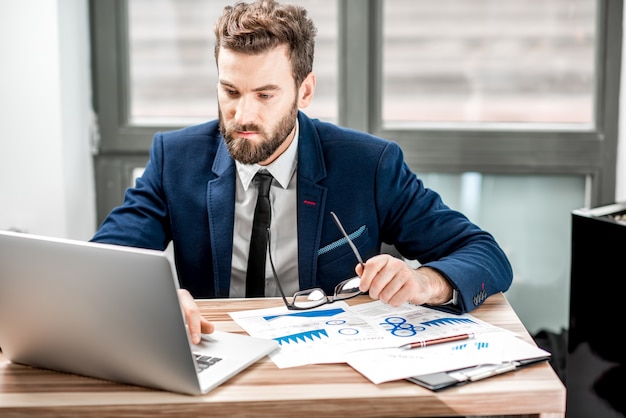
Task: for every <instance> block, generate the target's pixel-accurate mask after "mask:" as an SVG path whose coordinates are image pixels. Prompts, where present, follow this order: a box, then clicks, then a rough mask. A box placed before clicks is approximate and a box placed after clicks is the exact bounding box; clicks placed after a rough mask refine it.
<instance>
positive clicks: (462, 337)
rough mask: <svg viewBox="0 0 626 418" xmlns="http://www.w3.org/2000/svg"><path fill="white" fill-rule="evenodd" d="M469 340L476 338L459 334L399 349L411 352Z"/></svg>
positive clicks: (416, 342) (405, 345) (407, 345)
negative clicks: (415, 349) (436, 345)
mask: <svg viewBox="0 0 626 418" xmlns="http://www.w3.org/2000/svg"><path fill="white" fill-rule="evenodd" d="M468 338H474V334H459V335H451V336H449V337H441V338H433V339H432V340H421V341H414V342H412V343H407V344H404V345H401V346H400V347H398V348H401V349H404V350H411V349H413V348H420V347H428V346H430V345H435V344H443V343H449V342H452V341H461V340H467V339H468Z"/></svg>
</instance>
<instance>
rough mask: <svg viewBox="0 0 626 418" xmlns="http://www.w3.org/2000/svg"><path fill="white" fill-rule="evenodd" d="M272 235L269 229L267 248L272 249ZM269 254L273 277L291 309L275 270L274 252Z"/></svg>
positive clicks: (286, 304)
mask: <svg viewBox="0 0 626 418" xmlns="http://www.w3.org/2000/svg"><path fill="white" fill-rule="evenodd" d="M271 238H272V235H271V234H270V229H269V228H267V248H268V249H269V248H271V244H272V239H271ZM268 252H269V256H270V267H271V268H272V277H273V278H274V281H275V282H276V286H277V287H278V291H279V292H280V296H281V297H282V298H283V302H285V306H287V307H289V306H290V304H289V302H288V301H287V298H286V297H285V292H283V287H282V286H281V285H280V280H278V275H277V274H276V268H274V260H273V259H272V252H271V251H268Z"/></svg>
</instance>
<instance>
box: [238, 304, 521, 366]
mask: <svg viewBox="0 0 626 418" xmlns="http://www.w3.org/2000/svg"><path fill="white" fill-rule="evenodd" d="M229 314H230V316H231V317H232V318H233V320H234V321H235V322H236V323H237V324H238V325H239V326H241V327H242V328H243V329H244V330H245V331H246V332H247V333H248V334H250V335H252V336H256V337H261V338H269V339H275V340H277V341H278V342H279V344H280V347H281V348H280V350H277V351H275V352H273V353H272V354H271V355H270V358H271V359H272V361H273V362H274V363H275V364H276V365H277V366H278V367H281V368H284V367H294V366H300V365H305V364H315V363H343V362H348V363H352V362H354V365H353V367H355V366H359V359H360V357H359V356H358V353H359V352H363V351H371V350H376V351H380V350H379V349H382V350H383V351H389V350H390V351H391V352H393V351H394V350H396V349H397V347H400V346H402V345H404V344H406V343H409V342H412V341H416V340H423V339H433V338H440V337H446V336H451V335H456V334H459V333H475V334H478V333H488V332H489V333H492V332H496V333H505V334H508V333H509V331H506V330H503V329H502V328H498V327H495V326H493V325H491V324H488V323H486V322H484V321H481V320H479V319H477V318H475V317H473V316H471V315H469V314H464V315H455V314H450V313H445V312H441V311H437V310H435V309H431V308H426V307H423V306H418V305H412V304H409V303H406V304H404V305H402V306H400V307H397V308H394V307H392V306H390V305H387V304H384V303H382V302H380V301H373V302H370V303H364V304H360V305H356V306H349V305H348V304H347V303H345V302H335V303H332V304H327V305H323V306H320V307H318V308H316V309H311V310H306V311H290V310H288V309H287V308H286V307H280V308H267V309H257V310H249V311H241V312H232V313H229ZM368 355H369V356H370V357H369V358H370V359H371V358H372V357H371V356H372V355H377V356H378V355H382V354H381V353H377V354H374V353H372V352H370V353H368ZM366 357H367V355H366ZM351 365H352V364H351ZM355 368H356V367H355ZM357 370H358V369H357ZM359 371H360V370H359Z"/></svg>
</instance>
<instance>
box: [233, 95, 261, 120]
mask: <svg viewBox="0 0 626 418" xmlns="http://www.w3.org/2000/svg"><path fill="white" fill-rule="evenodd" d="M257 111H258V108H257V106H256V103H255V101H254V100H252V99H251V98H248V97H242V98H240V99H239V102H238V103H237V108H236V109H235V121H236V122H237V124H238V125H247V124H249V123H254V122H255V120H256V115H257Z"/></svg>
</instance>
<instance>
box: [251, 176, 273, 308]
mask: <svg viewBox="0 0 626 418" xmlns="http://www.w3.org/2000/svg"><path fill="white" fill-rule="evenodd" d="M272 179H273V177H272V175H271V174H269V173H267V172H258V173H257V174H256V175H255V176H254V181H255V182H256V184H257V189H258V191H259V195H258V197H257V201H256V207H255V209H254V221H253V224H252V234H251V236H250V254H249V255H248V270H247V274H246V297H248V298H250V297H263V296H265V260H266V256H267V230H268V228H269V227H270V219H271V209H270V185H271V183H272Z"/></svg>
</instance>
